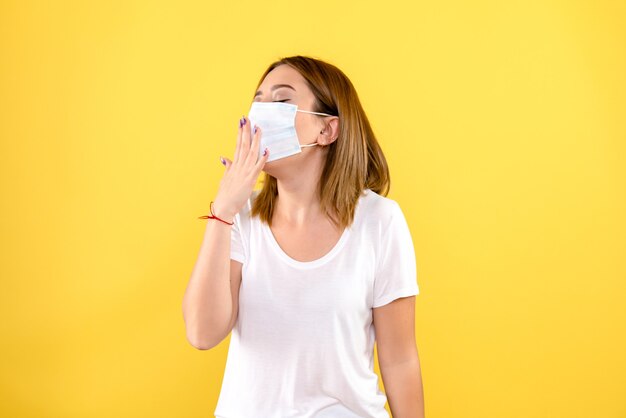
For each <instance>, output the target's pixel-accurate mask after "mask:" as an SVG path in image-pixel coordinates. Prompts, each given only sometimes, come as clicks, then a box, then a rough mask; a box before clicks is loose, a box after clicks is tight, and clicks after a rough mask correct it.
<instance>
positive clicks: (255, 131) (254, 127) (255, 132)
mask: <svg viewBox="0 0 626 418" xmlns="http://www.w3.org/2000/svg"><path fill="white" fill-rule="evenodd" d="M256 128H257V127H256V126H255V127H254V132H252V133H254V134H255V133H256Z"/></svg>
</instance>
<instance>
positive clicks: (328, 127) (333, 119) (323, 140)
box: [317, 116, 339, 146]
mask: <svg viewBox="0 0 626 418" xmlns="http://www.w3.org/2000/svg"><path fill="white" fill-rule="evenodd" d="M338 136H339V117H338V116H327V117H326V118H325V121H324V129H322V130H321V131H320V134H319V138H318V140H317V143H318V144H320V145H322V146H326V145H330V144H332V143H333V142H335V141H336V140H337V137H338Z"/></svg>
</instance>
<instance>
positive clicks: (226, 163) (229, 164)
mask: <svg viewBox="0 0 626 418" xmlns="http://www.w3.org/2000/svg"><path fill="white" fill-rule="evenodd" d="M222 158H223V159H224V165H225V166H226V171H228V169H229V168H230V166H231V165H232V164H233V162H232V161H231V160H229V159H228V158H226V157H222Z"/></svg>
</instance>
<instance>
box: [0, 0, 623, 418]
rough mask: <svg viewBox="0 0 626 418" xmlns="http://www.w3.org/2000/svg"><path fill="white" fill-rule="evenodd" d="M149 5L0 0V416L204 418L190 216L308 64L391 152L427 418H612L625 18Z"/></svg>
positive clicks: (209, 407)
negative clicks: (268, 106)
mask: <svg viewBox="0 0 626 418" xmlns="http://www.w3.org/2000/svg"><path fill="white" fill-rule="evenodd" d="M163 3H164V4H159V5H157V4H156V3H155V2H152V1H120V2H111V1H102V2H95V1H91V2H89V1H75V2H69V1H66V2H63V1H57V2H47V1H45V2H44V1H41V2H33V1H31V2H26V1H2V2H0V138H1V146H2V151H1V152H0V158H1V161H0V163H1V164H0V167H1V170H2V175H1V176H0V182H1V185H2V205H1V206H0V207H1V209H0V210H1V213H0V215H1V216H0V227H1V230H2V248H1V252H0V254H1V260H0V261H1V263H0V268H1V272H0V273H1V284H2V291H1V292H0V316H1V318H2V321H1V322H0V324H1V328H0V335H1V336H2V345H1V348H0V350H1V352H0V370H1V372H0V416H3V417H72V418H73V417H76V418H79V417H81V418H82V417H152V418H155V417H212V416H213V410H214V407H215V402H216V400H217V396H218V394H219V389H220V384H221V379H222V373H223V369H224V362H225V359H226V350H227V348H228V341H229V340H228V339H227V340H225V341H223V342H222V344H220V345H219V346H218V347H217V348H215V349H213V350H210V351H198V350H195V349H194V348H193V347H192V346H191V345H190V344H189V343H188V342H187V341H186V338H185V331H184V323H183V319H182V310H181V302H182V296H183V293H184V290H185V286H186V284H187V281H188V279H189V276H190V274H191V270H192V267H193V264H194V262H195V259H196V256H197V252H198V250H199V245H200V242H201V239H202V235H203V232H204V225H205V222H207V221H206V220H199V219H197V217H198V216H200V215H203V214H205V213H208V207H209V202H210V201H211V200H212V199H213V197H214V196H215V194H216V192H217V187H218V182H219V179H220V178H221V175H222V173H223V166H222V165H221V164H220V161H219V156H220V155H225V156H229V157H232V155H233V151H234V141H235V137H236V132H237V121H238V119H239V118H240V116H241V115H242V114H244V113H245V112H246V111H247V110H248V108H249V100H250V96H251V93H252V90H253V89H254V87H255V86H256V82H257V80H258V78H259V76H260V75H261V73H262V71H263V70H264V69H265V67H266V66H267V65H268V64H269V63H270V62H271V61H273V60H274V59H276V58H279V57H282V56H288V55H293V54H304V55H312V56H314V57H318V58H322V59H324V60H328V61H329V62H331V63H333V64H336V65H338V66H339V67H340V68H342V69H343V70H344V71H345V72H346V74H347V75H348V76H349V77H350V78H351V80H352V81H353V83H354V84H355V86H356V88H357V90H358V92H359V94H360V97H361V100H362V102H363V105H364V107H365V110H366V112H367V113H368V116H369V118H370V120H371V121H372V124H373V126H374V129H375V132H376V133H377V135H378V137H379V139H380V141H381V145H382V147H383V149H384V151H385V152H386V156H387V158H388V161H389V164H390V167H391V175H392V190H391V193H390V195H389V197H390V198H393V199H395V200H397V201H398V202H399V203H400V205H401V207H402V208H403V210H404V212H405V214H406V216H407V219H408V221H409V225H410V228H411V231H412V234H413V238H414V242H415V249H416V256H417V261H418V283H419V285H420V291H421V293H420V295H419V296H418V297H417V300H416V304H417V305H416V332H417V334H416V335H417V344H418V348H419V353H420V359H421V362H422V369H423V378H424V391H425V396H426V413H427V417H429V418H451V417H459V418H474V417H476V418H492V417H493V418H502V417H507V418H509V417H510V418H517V417H519V418H522V417H523V418H530V417H537V418H539V417H568V418H577V417H581V418H583V417H584V418H588V417H602V418H618V417H626V401H625V399H626V398H625V395H626V380H625V378H624V376H625V375H626V361H625V357H624V353H625V352H626V326H625V324H626V309H624V296H625V294H626V261H625V259H626V257H625V255H626V245H625V244H626V239H625V234H626V222H625V219H624V215H625V214H626V196H625V195H626V187H625V186H626V168H625V163H626V161H625V159H626V158H625V157H626V145H625V141H626V124H625V122H624V119H625V116H626V106H625V105H626V95H625V90H626V78H625V77H624V74H626V52H625V51H626V48H625V40H626V27H625V26H624V21H625V19H626V8H625V7H624V3H623V2H621V1H608V0H605V1H587V2H582V1H578V2H575V1H560V2H559V1H536V0H529V1H523V2H522V1H516V2H506V1H497V0H492V1H472V2H465V1H458V0H457V1H448V2H436V1H432V2H414V1H405V2H397V1H385V2H383V3H382V4H378V3H374V2H372V3H367V2H362V1H359V2H356V1H354V2H336V1H324V0H321V1H315V2H294V1H283V2H273V6H271V7H269V6H267V2H258V1H255V2H241V1H233V2H226V1H222V2H201V1H198V2H194V3H192V2H168V3H167V4H165V2H163ZM376 367H377V369H376V370H377V371H378V365H377V366H376Z"/></svg>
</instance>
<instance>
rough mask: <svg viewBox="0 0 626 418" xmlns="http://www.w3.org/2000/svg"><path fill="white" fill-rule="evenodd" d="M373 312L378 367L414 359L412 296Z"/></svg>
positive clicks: (413, 298) (415, 352)
mask: <svg viewBox="0 0 626 418" xmlns="http://www.w3.org/2000/svg"><path fill="white" fill-rule="evenodd" d="M372 311H373V321H374V329H375V334H376V346H377V352H378V363H379V365H380V367H381V368H383V367H385V366H390V365H393V364H398V363H404V362H407V361H414V360H416V359H417V346H416V343H415V296H408V297H401V298H398V299H395V300H394V301H393V302H390V303H388V304H386V305H383V306H380V307H378V308H373V309H372Z"/></svg>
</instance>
